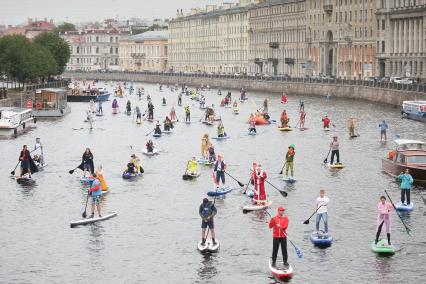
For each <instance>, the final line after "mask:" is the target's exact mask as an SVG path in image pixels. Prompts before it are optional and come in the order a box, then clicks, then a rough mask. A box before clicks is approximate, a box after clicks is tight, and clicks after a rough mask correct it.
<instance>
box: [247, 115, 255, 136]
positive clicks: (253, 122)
mask: <svg viewBox="0 0 426 284" xmlns="http://www.w3.org/2000/svg"><path fill="white" fill-rule="evenodd" d="M249 124H250V127H249V129H248V130H249V133H257V130H256V121H255V120H254V117H253V118H249Z"/></svg>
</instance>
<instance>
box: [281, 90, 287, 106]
mask: <svg viewBox="0 0 426 284" xmlns="http://www.w3.org/2000/svg"><path fill="white" fill-rule="evenodd" d="M281 103H282V104H283V105H285V104H286V103H287V94H286V93H285V92H283V94H282V96H281Z"/></svg>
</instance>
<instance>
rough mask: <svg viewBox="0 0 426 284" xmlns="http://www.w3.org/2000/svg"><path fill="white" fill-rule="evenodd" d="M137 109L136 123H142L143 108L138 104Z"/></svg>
mask: <svg viewBox="0 0 426 284" xmlns="http://www.w3.org/2000/svg"><path fill="white" fill-rule="evenodd" d="M135 111H136V123H141V122H142V113H141V109H140V108H139V107H138V106H136V108H135Z"/></svg>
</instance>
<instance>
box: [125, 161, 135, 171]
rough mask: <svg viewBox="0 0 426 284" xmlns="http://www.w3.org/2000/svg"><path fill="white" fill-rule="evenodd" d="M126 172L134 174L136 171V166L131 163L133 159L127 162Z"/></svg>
mask: <svg viewBox="0 0 426 284" xmlns="http://www.w3.org/2000/svg"><path fill="white" fill-rule="evenodd" d="M126 172H127V173H129V174H135V173H136V167H135V164H134V163H133V160H130V161H129V163H127V169H126Z"/></svg>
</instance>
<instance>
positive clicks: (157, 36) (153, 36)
mask: <svg viewBox="0 0 426 284" xmlns="http://www.w3.org/2000/svg"><path fill="white" fill-rule="evenodd" d="M168 35H169V33H168V31H147V32H144V33H141V34H136V35H132V36H129V37H128V38H127V40H131V41H136V42H143V41H145V40H167V39H168Z"/></svg>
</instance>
